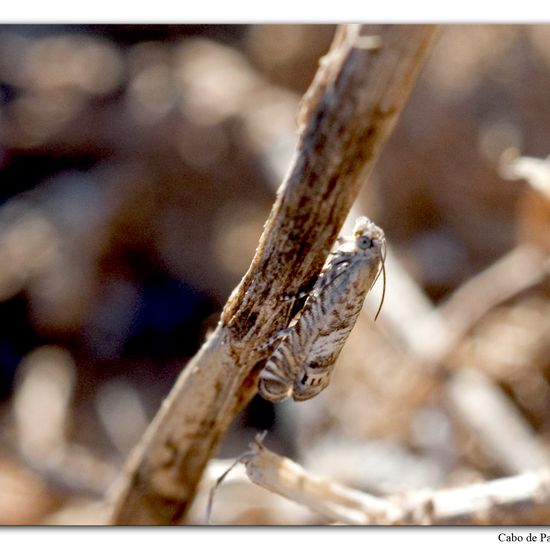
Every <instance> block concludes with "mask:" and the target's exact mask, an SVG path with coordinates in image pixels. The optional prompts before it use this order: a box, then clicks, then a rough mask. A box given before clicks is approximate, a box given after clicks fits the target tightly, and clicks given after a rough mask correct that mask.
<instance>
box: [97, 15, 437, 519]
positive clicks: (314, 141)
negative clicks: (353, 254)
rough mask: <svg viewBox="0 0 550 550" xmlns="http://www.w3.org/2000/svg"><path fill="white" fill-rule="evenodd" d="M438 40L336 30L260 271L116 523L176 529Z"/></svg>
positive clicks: (193, 365)
mask: <svg viewBox="0 0 550 550" xmlns="http://www.w3.org/2000/svg"><path fill="white" fill-rule="evenodd" d="M435 32H436V27H433V26H423V25H416V26H415V25H410V26H409V25H388V26H377V27H374V28H373V27H357V26H344V27H341V28H339V30H338V32H337V36H336V38H335V41H334V43H333V46H332V48H331V50H330V52H329V54H328V56H327V57H326V58H325V60H324V62H323V63H322V64H321V68H320V70H319V72H318V74H317V76H316V77H315V81H314V83H313V84H312V87H311V88H310V91H309V92H308V94H307V96H306V98H305V102H304V106H303V108H302V113H301V121H302V128H301V135H300V141H299V144H298V150H297V154H296V155H295V158H294V162H293V165H292V167H291V169H290V171H289V174H288V177H287V178H286V181H285V182H284V183H283V185H282V186H281V188H280V189H279V192H278V194H277V199H276V201H275V204H274V206H273V209H272V211H271V215H270V217H269V219H268V221H267V223H266V227H265V230H264V233H263V234H262V237H261V239H260V243H259V245H258V248H257V250H256V254H255V256H254V259H253V261H252V264H251V266H250V268H249V270H248V272H247V273H246V275H245V276H244V278H243V279H242V281H241V283H240V284H239V286H238V287H237V288H236V289H235V291H234V292H233V294H232V295H231V297H230V298H229V300H228V302H227V304H226V306H225V308H224V310H223V313H222V316H221V320H220V323H219V325H218V327H217V328H216V330H215V331H214V332H213V334H212V335H211V336H210V338H209V339H208V341H207V342H206V343H205V344H204V346H203V347H202V348H201V350H200V351H199V352H198V353H197V355H196V356H195V357H194V358H193V359H192V360H191V361H190V363H189V364H188V365H187V367H186V369H185V371H184V372H183V374H182V375H181V377H180V378H179V380H178V381H177V383H176V385H175V386H174V388H173V390H172V391H171V393H170V395H169V396H168V398H167V399H166V401H165V402H164V404H163V406H162V408H161V410H160V411H159V413H158V414H157V416H156V417H155V419H154V420H153V422H152V424H151V425H150V426H149V428H148V430H147V432H146V434H145V436H144V437H143V439H142V441H141V442H140V444H139V445H138V447H137V448H136V449H135V451H134V452H133V453H132V455H131V457H130V459H129V461H128V463H127V465H126V468H125V472H124V475H122V476H121V478H120V481H119V483H118V484H117V486H115V487H114V488H113V492H112V499H113V502H112V507H111V510H110V517H109V519H108V521H109V522H111V523H116V524H173V523H178V522H181V520H182V519H183V517H184V516H185V513H186V511H187V509H188V508H189V505H190V504H191V502H192V499H193V496H194V493H195V489H196V486H197V483H198V482H199V479H200V476H201V474H202V471H203V469H204V467H205V465H206V463H207V461H208V460H209V458H210V457H211V456H212V453H213V452H214V450H215V449H216V446H217V444H218V442H219V441H220V439H221V437H222V436H223V434H224V433H225V431H226V430H227V428H228V426H229V424H230V423H231V421H232V420H233V418H234V417H235V416H236V414H237V413H238V412H239V411H240V410H241V409H242V408H243V407H244V406H245V405H246V404H247V403H248V402H249V400H250V399H251V398H252V396H253V395H254V393H255V392H256V385H257V376H258V368H254V367H255V366H256V365H258V362H259V361H261V360H262V357H261V355H260V354H258V352H257V346H258V344H259V343H260V342H262V341H263V340H265V339H266V338H267V337H269V336H271V335H272V334H273V333H274V332H276V331H277V330H279V329H281V328H283V327H284V326H285V322H286V319H287V317H288V311H289V307H290V302H289V301H284V300H283V299H282V298H283V297H285V296H288V295H295V294H297V293H298V292H299V291H301V290H304V289H307V288H309V287H310V286H311V284H312V282H313V281H314V280H315V278H316V276H317V275H318V273H319V270H320V269H321V267H322V265H323V263H324V261H325V258H326V256H327V254H328V253H329V251H330V249H331V247H332V245H333V243H334V241H335V239H336V237H337V235H338V232H339V230H340V228H341V226H342V224H343V222H344V219H345V217H346V215H347V213H348V211H349V209H350V207H351V205H352V203H353V201H354V200H355V198H356V196H357V194H358V192H359V189H360V187H361V184H362V183H363V181H364V179H365V177H366V176H367V175H368V174H369V172H370V171H371V170H372V167H373V164H374V162H375V160H376V158H377V156H378V153H379V151H380V149H381V147H382V145H383V143H384V142H385V140H386V138H387V136H388V135H389V133H390V131H391V129H392V128H393V126H394V124H395V122H396V119H397V116H398V114H399V113H400V112H401V110H402V108H403V105H404V103H405V101H406V98H407V97H408V94H409V92H410V90H411V88H412V86H413V84H414V82H415V80H416V76H417V73H418V71H419V69H420V67H421V66H422V63H423V61H424V58H425V56H426V54H427V52H428V50H429V46H430V44H431V42H432V40H433V38H434V36H435ZM367 35H376V36H377V39H376V40H375V41H374V40H369V39H367V40H365V37H366V36H367ZM373 48H374V49H373Z"/></svg>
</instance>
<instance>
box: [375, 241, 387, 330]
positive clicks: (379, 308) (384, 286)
mask: <svg viewBox="0 0 550 550" xmlns="http://www.w3.org/2000/svg"><path fill="white" fill-rule="evenodd" d="M378 275H380V273H379V274H378ZM376 278H377V279H378V276H377V277H376ZM385 297H386V242H385V241H384V250H383V252H382V297H381V298H380V305H379V306H378V311H377V312H376V315H375V316H374V320H375V321H376V319H378V315H380V312H381V311H382V306H383V305H384V298H385Z"/></svg>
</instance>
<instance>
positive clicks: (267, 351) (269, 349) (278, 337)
mask: <svg viewBox="0 0 550 550" xmlns="http://www.w3.org/2000/svg"><path fill="white" fill-rule="evenodd" d="M291 332H292V329H291V328H284V329H282V330H279V331H277V332H276V333H275V334H274V335H273V336H271V337H270V338H268V339H267V340H265V341H264V342H262V343H261V344H260V345H258V346H256V347H255V348H254V351H255V352H256V353H261V354H262V355H264V356H268V357H269V356H270V355H273V352H274V351H275V350H276V349H277V346H278V345H279V344H280V343H281V342H282V341H283V340H284V339H285V338H286V337H287V336H288V335H289V334H290V333H291Z"/></svg>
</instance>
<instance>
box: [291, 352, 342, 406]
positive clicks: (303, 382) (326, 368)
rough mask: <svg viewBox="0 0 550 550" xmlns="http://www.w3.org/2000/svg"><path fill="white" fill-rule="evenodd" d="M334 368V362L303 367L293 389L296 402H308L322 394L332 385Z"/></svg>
mask: <svg viewBox="0 0 550 550" xmlns="http://www.w3.org/2000/svg"><path fill="white" fill-rule="evenodd" d="M333 367H334V361H332V362H328V361H327V362H323V363H320V362H315V363H310V364H309V365H306V366H304V367H302V368H301V369H300V375H299V377H297V378H296V379H295V381H294V385H293V387H292V398H293V399H294V401H307V400H308V399H311V398H312V397H315V396H316V395H318V394H319V393H321V392H322V391H323V390H324V389H325V388H326V387H327V386H328V385H329V383H330V375H331V373H332V370H333Z"/></svg>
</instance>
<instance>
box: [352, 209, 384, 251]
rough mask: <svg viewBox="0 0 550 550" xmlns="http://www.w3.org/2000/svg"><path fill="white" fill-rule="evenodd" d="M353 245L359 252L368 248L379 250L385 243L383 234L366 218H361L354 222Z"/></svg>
mask: <svg viewBox="0 0 550 550" xmlns="http://www.w3.org/2000/svg"><path fill="white" fill-rule="evenodd" d="M353 235H354V237H355V244H356V246H357V248H359V249H361V250H368V249H369V248H373V247H375V248H377V249H380V248H381V247H382V245H383V243H384V242H385V237H384V232H383V231H382V229H380V228H379V227H378V226H377V225H376V224H374V223H373V222H372V221H371V220H369V219H368V218H367V217H366V216H361V217H360V218H357V220H356V221H355V227H354V231H353Z"/></svg>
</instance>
